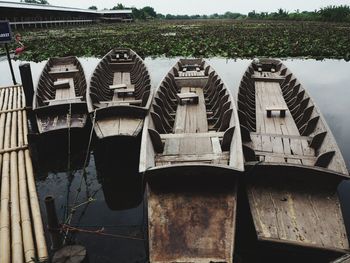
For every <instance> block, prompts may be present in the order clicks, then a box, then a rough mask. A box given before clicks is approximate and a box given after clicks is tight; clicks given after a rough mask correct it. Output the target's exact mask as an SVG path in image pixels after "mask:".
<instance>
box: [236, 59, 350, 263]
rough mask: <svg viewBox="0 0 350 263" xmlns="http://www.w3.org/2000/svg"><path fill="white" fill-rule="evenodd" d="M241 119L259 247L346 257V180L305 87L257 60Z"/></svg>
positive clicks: (243, 91)
mask: <svg viewBox="0 0 350 263" xmlns="http://www.w3.org/2000/svg"><path fill="white" fill-rule="evenodd" d="M238 114H239V119H240V124H241V134H242V141H243V153H244V158H245V168H246V172H247V175H246V176H245V178H246V182H247V196H248V201H249V206H250V211H251V215H252V220H253V223H254V228H255V233H256V236H257V242H258V243H259V242H260V244H261V246H265V247H275V248H278V249H281V250H283V249H284V250H290V249H292V250H297V251H299V252H300V251H303V250H306V251H308V252H310V253H314V254H315V255H316V254H317V253H321V251H322V253H323V254H324V255H326V256H327V255H328V256H330V255H331V254H332V253H333V252H334V253H346V252H348V251H349V242H348V237H347V233H346V230H345V226H344V220H343V216H342V212H341V208H340V204H339V198H338V196H337V186H338V184H339V183H340V182H341V181H342V180H344V179H348V178H349V174H348V171H347V169H346V165H345V162H344V159H343V157H342V155H341V152H340V150H339V148H338V146H337V144H336V142H335V139H334V137H333V135H332V133H331V131H330V129H329V128H328V126H327V124H326V122H325V120H324V118H323V117H322V115H321V113H320V111H319V109H318V108H317V106H316V105H315V103H314V102H313V100H312V99H311V98H310V96H309V94H308V93H307V92H306V90H305V89H304V88H303V86H302V85H301V84H300V82H299V81H298V80H297V79H296V77H295V76H294V75H293V74H292V73H291V71H290V70H289V69H287V68H286V66H285V65H283V64H282V63H281V62H280V61H278V60H271V59H262V60H259V61H253V62H252V63H251V65H250V66H249V67H248V69H247V71H246V72H245V74H244V76H243V78H242V81H241V83H240V87H239V93H238ZM248 253H251V251H249V252H248ZM251 254H252V253H251ZM284 255H285V259H286V258H287V257H288V256H286V255H287V254H284ZM259 256H261V255H259ZM260 259H261V258H260ZM323 260H325V258H323ZM288 262H289V261H288ZM318 262H320V261H318ZM322 262H323V261H322ZM327 262H328V261H327Z"/></svg>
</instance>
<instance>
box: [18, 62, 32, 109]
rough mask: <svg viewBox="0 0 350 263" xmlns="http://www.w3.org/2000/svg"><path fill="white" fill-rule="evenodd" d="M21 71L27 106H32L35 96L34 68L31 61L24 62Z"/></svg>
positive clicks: (20, 67)
mask: <svg viewBox="0 0 350 263" xmlns="http://www.w3.org/2000/svg"><path fill="white" fill-rule="evenodd" d="M19 72H20V73H21V80H22V86H23V90H24V95H25V97H26V107H32V105H33V97H34V86H33V78H32V70H31V68H30V64H29V63H24V64H21V65H20V66H19Z"/></svg>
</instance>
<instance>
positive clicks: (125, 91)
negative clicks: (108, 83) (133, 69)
mask: <svg viewBox="0 0 350 263" xmlns="http://www.w3.org/2000/svg"><path fill="white" fill-rule="evenodd" d="M134 92H135V88H127V89H115V90H114V93H115V94H117V95H118V97H126V96H134Z"/></svg>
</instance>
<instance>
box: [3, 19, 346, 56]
mask: <svg viewBox="0 0 350 263" xmlns="http://www.w3.org/2000/svg"><path fill="white" fill-rule="evenodd" d="M14 33H20V34H21V35H22V38H23V42H24V43H25V45H26V47H27V49H26V51H25V52H24V53H23V54H21V55H20V59H21V60H31V61H42V60H45V59H47V58H49V57H53V56H68V55H74V56H79V57H82V56H85V57H90V56H97V57H101V56H103V55H104V54H105V53H106V52H107V51H108V50H110V49H111V48H113V47H130V48H132V49H134V50H135V51H137V52H138V54H140V55H141V56H166V57H175V56H186V57H188V56H194V57H200V56H201V57H224V58H252V57H255V56H265V57H279V58H285V57H310V58H316V59H323V58H336V59H345V60H349V59H350V25H349V24H341V23H327V22H323V23H320V22H299V21H293V22H292V21H246V20H190V21H185V20H184V21H150V22H136V23H132V24H96V25H85V26H79V27H64V28H49V29H34V28H33V29H26V30H25V31H18V32H17V31H16V32H14ZM15 47H16V46H15V44H13V45H12V48H15ZM0 53H1V52H0Z"/></svg>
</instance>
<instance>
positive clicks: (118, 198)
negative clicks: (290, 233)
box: [0, 58, 350, 263]
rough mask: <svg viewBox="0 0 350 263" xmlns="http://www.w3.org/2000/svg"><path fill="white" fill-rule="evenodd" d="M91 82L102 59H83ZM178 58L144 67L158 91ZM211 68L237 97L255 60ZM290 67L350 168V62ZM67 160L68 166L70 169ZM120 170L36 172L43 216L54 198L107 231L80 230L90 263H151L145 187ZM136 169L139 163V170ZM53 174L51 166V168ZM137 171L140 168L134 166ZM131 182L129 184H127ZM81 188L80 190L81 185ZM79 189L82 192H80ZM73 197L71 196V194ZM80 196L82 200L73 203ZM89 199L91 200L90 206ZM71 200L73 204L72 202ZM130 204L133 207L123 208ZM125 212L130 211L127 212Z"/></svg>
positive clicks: (6, 79)
mask: <svg viewBox="0 0 350 263" xmlns="http://www.w3.org/2000/svg"><path fill="white" fill-rule="evenodd" d="M80 61H81V63H82V65H83V67H84V69H85V74H86V77H87V79H89V78H90V76H91V73H92V72H93V70H94V68H95V67H96V65H97V63H98V62H99V59H96V58H81V59H80ZM176 61H177V58H171V59H168V58H155V59H153V58H146V60H145V62H146V65H147V66H148V69H149V71H150V72H151V76H152V82H153V84H154V85H155V86H156V85H157V84H158V83H159V82H160V81H161V79H162V78H163V77H164V75H165V74H166V73H167V72H168V71H169V69H170V68H171V67H172V66H173V65H174V64H175V62H176ZM20 63H21V62H19V61H14V63H13V65H14V69H15V74H16V78H17V80H18V81H20V77H19V71H18V66H19V64H20ZM209 63H210V64H211V65H212V66H213V67H214V68H215V69H216V71H217V72H218V73H219V75H220V76H221V77H222V79H223V80H224V81H225V83H226V84H227V86H228V87H229V88H230V89H231V90H232V91H233V94H236V92H237V87H238V84H239V81H240V79H241V77H242V74H243V73H244V71H245V70H246V68H247V66H248V64H249V63H250V60H231V59H229V60H227V59H222V58H213V59H210V60H209ZM284 63H285V65H286V66H287V67H289V68H290V69H291V71H292V72H293V73H294V74H295V75H296V76H297V78H298V79H299V80H300V82H301V83H302V84H303V85H304V87H305V88H306V89H307V90H308V92H309V93H310V95H311V97H312V98H313V99H314V101H315V102H316V104H317V105H318V106H319V108H320V109H321V111H322V113H323V115H324V117H325V119H326V121H327V123H328V124H329V126H330V128H331V130H332V132H333V134H334V136H335V138H336V140H337V142H338V145H339V147H340V149H341V151H342V153H343V155H344V158H345V161H346V163H347V166H348V167H350V136H348V134H349V132H350V121H349V117H348V114H349V112H350V104H349V98H350V88H349V83H350V74H349V72H350V62H345V61H343V60H324V61H316V60H303V59H287V60H285V61H284ZM44 65H45V62H41V63H31V68H32V72H33V81H34V83H36V82H37V80H38V78H39V74H40V72H41V70H42V68H43V67H44ZM0 72H1V75H0V86H5V85H9V84H10V83H11V76H10V73H9V69H8V65H7V61H1V62H0ZM65 163H66V161H63V164H64V166H65ZM115 165H116V169H115V170H109V171H107V172H106V171H99V173H97V171H96V167H95V166H96V165H95V158H94V155H91V156H90V161H89V165H88V167H87V176H86V180H84V177H83V176H82V174H83V173H82V170H77V171H76V172H74V173H73V175H69V174H67V173H66V172H59V169H57V168H55V169H54V170H57V171H56V172H53V171H52V170H53V169H52V168H51V171H50V172H47V170H45V169H40V170H38V171H37V189H38V192H39V197H40V203H41V206H42V211H43V212H44V211H45V209H44V207H43V199H44V198H45V196H47V195H53V196H54V197H55V199H56V206H57V210H58V214H59V216H60V218H66V216H67V215H66V211H67V210H66V205H67V204H70V205H72V204H73V203H75V205H78V207H77V208H76V212H75V214H74V215H73V217H72V221H71V224H72V225H78V226H79V228H81V229H84V230H89V231H96V230H99V229H102V228H103V230H104V233H108V234H109V235H108V236H106V235H101V234H98V233H92V232H86V231H79V232H77V234H76V235H75V241H76V243H78V244H83V245H84V246H86V247H87V249H88V253H89V259H90V262H125V263H129V262H130V263H131V262H146V260H147V242H146V241H145V240H143V239H145V237H146V236H147V233H146V232H145V229H144V222H145V217H146V211H145V208H144V204H143V203H142V202H141V203H140V202H138V201H140V200H141V198H139V199H138V198H136V199H135V198H133V197H134V196H138V195H140V193H141V191H142V187H143V186H142V182H141V181H140V180H139V179H137V178H135V177H132V176H130V173H129V172H128V171H124V170H122V169H121V168H120V167H118V165H117V164H115ZM136 165H137V164H135V166H136ZM48 167H49V170H50V165H48ZM133 168H135V167H133ZM125 178H129V180H125ZM80 184H81V186H80ZM79 189H81V190H80V191H79ZM349 190H350V182H345V183H342V184H341V185H340V187H339V192H340V196H341V200H342V201H343V209H344V215H345V220H346V224H347V226H350V204H349V201H348V200H350V191H349ZM67 193H69V195H67ZM76 197H77V201H76V202H74V200H75V199H76ZM89 198H91V199H90V200H92V201H90V202H89V201H88V202H87V200H89ZM67 200H68V201H67ZM125 204H128V205H129V206H130V207H132V206H134V207H133V208H129V209H123V210H121V208H122V206H125ZM124 208H125V207H124Z"/></svg>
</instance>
